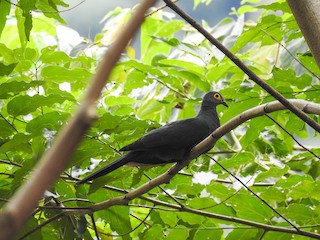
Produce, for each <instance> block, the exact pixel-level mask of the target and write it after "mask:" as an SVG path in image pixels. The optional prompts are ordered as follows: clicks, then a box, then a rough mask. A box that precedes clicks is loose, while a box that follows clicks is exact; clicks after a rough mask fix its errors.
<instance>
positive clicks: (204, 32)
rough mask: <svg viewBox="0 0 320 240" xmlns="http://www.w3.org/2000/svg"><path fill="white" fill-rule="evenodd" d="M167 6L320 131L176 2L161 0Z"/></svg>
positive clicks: (319, 127) (308, 118)
mask: <svg viewBox="0 0 320 240" xmlns="http://www.w3.org/2000/svg"><path fill="white" fill-rule="evenodd" d="M163 1H164V2H165V3H166V4H167V6H168V7H169V8H171V9H172V10H173V11H174V12H176V13H177V14H178V15H179V16H180V17H182V18H183V19H184V20H186V21H187V22H188V23H189V24H190V25H191V26H193V27H194V28H195V29H197V30H198V31H199V32H200V33H201V34H202V35H203V36H204V37H205V38H206V39H208V41H209V42H211V43H212V44H213V45H214V46H216V47H217V48H218V49H219V50H220V51H221V52H223V53H224V54H225V55H226V56H227V57H228V58H229V59H230V60H231V61H232V62H234V63H235V64H236V65H237V66H238V67H239V68H240V69H241V70H242V71H243V72H244V73H245V74H247V75H248V77H249V78H250V79H251V80H252V81H254V82H255V83H257V84H258V85H259V86H260V87H262V88H263V89H264V90H266V91H267V92H268V93H269V94H270V95H271V96H273V97H274V98H275V99H277V100H278V101H279V102H281V103H282V104H283V105H284V106H285V107H286V108H287V109H289V110H290V111H292V112H293V113H294V114H295V115H297V116H298V117H299V118H300V119H302V120H303V121H304V122H305V123H307V124H308V125H309V126H311V127H312V128H313V129H315V130H316V131H317V132H319V133H320V124H318V123H317V122H316V121H314V120H313V119H312V118H310V117H309V116H308V115H306V114H305V113H304V112H302V111H301V110H300V109H299V108H297V107H296V106H295V105H293V104H291V103H290V102H289V101H288V100H287V99H286V98H285V97H284V96H282V95H281V93H279V92H278V91H277V90H275V89H274V88H272V87H271V86H270V85H269V84H267V83H266V82H265V81H263V80H262V79H261V78H259V77H258V76H257V75H256V74H255V73H254V72H253V71H252V70H250V69H249V68H248V67H247V66H246V65H245V64H244V63H243V62H242V61H241V60H240V59H239V58H238V57H236V56H235V55H234V54H233V53H232V52H230V51H229V50H228V49H227V48H226V47H224V46H223V45H222V44H221V43H220V42H219V41H218V40H217V39H215V38H214V37H213V36H212V35H211V34H210V33H209V32H208V31H207V30H205V29H204V28H203V27H202V26H201V25H200V24H199V23H197V22H196V21H195V20H194V19H193V18H192V17H190V16H189V15H188V14H186V13H185V12H184V11H182V10H181V9H180V8H179V7H178V6H177V5H176V4H174V3H173V2H172V1H170V0H163Z"/></svg>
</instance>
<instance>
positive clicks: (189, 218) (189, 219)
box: [177, 212, 205, 225]
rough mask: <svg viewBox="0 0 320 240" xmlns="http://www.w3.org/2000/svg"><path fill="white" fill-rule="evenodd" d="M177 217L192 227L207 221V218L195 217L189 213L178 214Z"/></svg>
mask: <svg viewBox="0 0 320 240" xmlns="http://www.w3.org/2000/svg"><path fill="white" fill-rule="evenodd" d="M177 216H178V218H179V219H181V220H182V221H183V222H186V223H188V224H191V225H194V224H201V223H202V222H204V221H205V217H203V216H200V215H194V214H191V213H187V212H178V213H177Z"/></svg>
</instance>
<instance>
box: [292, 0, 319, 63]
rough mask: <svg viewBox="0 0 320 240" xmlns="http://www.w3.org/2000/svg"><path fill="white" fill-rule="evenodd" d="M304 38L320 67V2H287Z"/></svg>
mask: <svg viewBox="0 0 320 240" xmlns="http://www.w3.org/2000/svg"><path fill="white" fill-rule="evenodd" d="M287 2H288V4H289V6H290V8H291V11H292V13H293V15H294V17H295V19H296V21H297V23H298V25H299V28H300V29H301V32H302V34H303V36H304V38H305V39H306V41H307V44H308V46H309V48H310V50H311V52H312V55H313V57H314V58H315V60H316V62H317V64H318V67H320V53H319V49H320V15H319V11H320V1H314V0H303V1H296V0H287Z"/></svg>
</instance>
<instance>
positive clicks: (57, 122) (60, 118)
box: [26, 112, 69, 135]
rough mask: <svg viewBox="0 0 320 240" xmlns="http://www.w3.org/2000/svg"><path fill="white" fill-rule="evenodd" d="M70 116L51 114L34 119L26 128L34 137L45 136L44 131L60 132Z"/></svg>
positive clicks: (58, 113)
mask: <svg viewBox="0 0 320 240" xmlns="http://www.w3.org/2000/svg"><path fill="white" fill-rule="evenodd" d="M68 116H69V114H67V113H60V112H49V113H45V114H43V115H41V116H38V117H36V118H34V119H32V120H31V121H30V122H29V123H28V124H27V126H26V131H27V132H29V133H32V134H34V135H41V134H43V130H44V129H48V130H54V131H58V130H59V129H60V128H61V126H62V124H64V123H65V122H66V120H67V119H68Z"/></svg>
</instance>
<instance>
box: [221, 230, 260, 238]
mask: <svg viewBox="0 0 320 240" xmlns="http://www.w3.org/2000/svg"><path fill="white" fill-rule="evenodd" d="M258 232H259V231H258V230H257V229H234V230H232V232H231V233H229V234H228V235H227V237H226V240H247V239H257V238H259V235H258Z"/></svg>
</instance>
